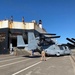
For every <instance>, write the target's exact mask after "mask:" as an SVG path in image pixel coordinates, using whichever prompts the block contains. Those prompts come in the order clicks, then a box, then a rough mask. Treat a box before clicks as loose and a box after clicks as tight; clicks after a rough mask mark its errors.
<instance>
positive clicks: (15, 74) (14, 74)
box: [12, 57, 51, 75]
mask: <svg viewBox="0 0 75 75" xmlns="http://www.w3.org/2000/svg"><path fill="white" fill-rule="evenodd" d="M50 58H51V57H49V58H47V60H48V59H50ZM41 62H42V61H39V62H37V63H35V64H33V65H30V66H28V67H26V68H24V69H22V70H20V71H17V72H15V73H13V74H12V75H17V74H19V73H21V72H23V71H25V70H28V69H30V68H31V67H34V66H36V65H38V64H40V63H41Z"/></svg>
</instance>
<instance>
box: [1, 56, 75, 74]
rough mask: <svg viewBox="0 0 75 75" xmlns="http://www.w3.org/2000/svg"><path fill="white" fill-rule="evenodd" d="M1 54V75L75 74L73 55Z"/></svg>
mask: <svg viewBox="0 0 75 75" xmlns="http://www.w3.org/2000/svg"><path fill="white" fill-rule="evenodd" d="M40 58H41V56H40V55H39V56H34V57H31V56H13V55H0V75H75V62H74V61H73V59H72V58H71V56H60V57H55V56H54V57H52V56H50V57H46V59H47V61H40Z"/></svg>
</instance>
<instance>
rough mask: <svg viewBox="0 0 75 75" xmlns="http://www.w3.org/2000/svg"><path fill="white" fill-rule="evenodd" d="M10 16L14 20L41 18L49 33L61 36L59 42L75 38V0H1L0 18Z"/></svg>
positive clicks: (27, 20)
mask: <svg viewBox="0 0 75 75" xmlns="http://www.w3.org/2000/svg"><path fill="white" fill-rule="evenodd" d="M10 16H13V17H14V21H21V19H22V16H24V18H25V21H26V22H31V21H32V20H36V21H37V22H38V20H39V19H41V20H42V22H43V23H42V24H43V27H44V28H45V29H46V31H47V32H48V33H56V34H57V35H60V36H61V37H60V38H59V39H57V41H58V43H67V42H68V41H67V40H66V38H67V37H69V38H75V0H0V20H3V19H4V18H5V17H6V18H7V19H9V18H10Z"/></svg>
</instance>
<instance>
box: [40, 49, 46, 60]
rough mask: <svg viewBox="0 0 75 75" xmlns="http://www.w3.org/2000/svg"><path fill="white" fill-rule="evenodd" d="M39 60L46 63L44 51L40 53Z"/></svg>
mask: <svg viewBox="0 0 75 75" xmlns="http://www.w3.org/2000/svg"><path fill="white" fill-rule="evenodd" d="M41 60H44V61H46V56H45V51H44V50H43V51H42V52H41Z"/></svg>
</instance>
